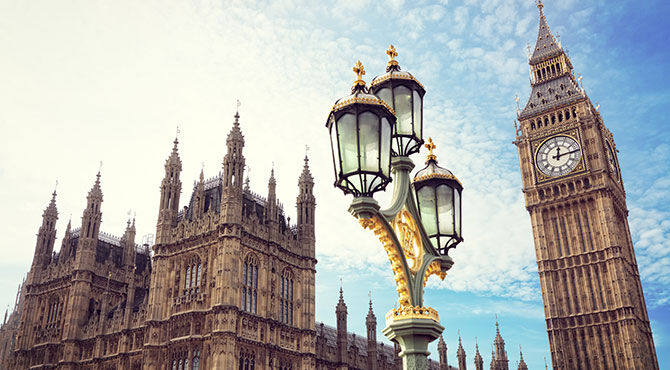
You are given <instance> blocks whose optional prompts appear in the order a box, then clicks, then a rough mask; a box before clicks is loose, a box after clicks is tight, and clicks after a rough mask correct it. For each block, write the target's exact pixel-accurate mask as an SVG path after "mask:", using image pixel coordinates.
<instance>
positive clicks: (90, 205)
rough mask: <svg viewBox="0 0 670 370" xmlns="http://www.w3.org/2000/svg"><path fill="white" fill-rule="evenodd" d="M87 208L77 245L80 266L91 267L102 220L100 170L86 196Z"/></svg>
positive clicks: (82, 219) (83, 215)
mask: <svg viewBox="0 0 670 370" xmlns="http://www.w3.org/2000/svg"><path fill="white" fill-rule="evenodd" d="M86 200H87V202H86V209H84V212H83V214H82V216H81V231H80V234H79V243H78V246H77V261H79V266H80V267H84V268H90V267H91V266H93V263H94V261H95V251H96V246H97V243H98V233H99V232H100V223H101V222H102V212H101V210H100V206H101V204H102V190H101V189H100V171H98V174H97V175H96V179H95V183H94V184H93V187H92V188H91V190H90V191H89V192H88V196H87V197H86Z"/></svg>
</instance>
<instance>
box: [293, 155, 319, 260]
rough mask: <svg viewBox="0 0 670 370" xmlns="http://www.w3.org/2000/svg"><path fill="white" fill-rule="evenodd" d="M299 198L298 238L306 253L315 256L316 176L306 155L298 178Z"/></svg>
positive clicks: (297, 203) (297, 200)
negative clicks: (313, 174)
mask: <svg viewBox="0 0 670 370" xmlns="http://www.w3.org/2000/svg"><path fill="white" fill-rule="evenodd" d="M298 189H299V193H298V198H297V199H296V208H297V212H298V240H300V242H301V243H302V245H303V248H305V255H306V256H308V257H314V244H315V242H314V211H315V209H316V201H315V199H314V193H313V190H314V178H313V177H312V173H311V171H310V170H309V158H307V155H305V166H304V167H303V170H302V174H300V179H299V180H298Z"/></svg>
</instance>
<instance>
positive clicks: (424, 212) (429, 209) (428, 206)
mask: <svg viewBox="0 0 670 370" xmlns="http://www.w3.org/2000/svg"><path fill="white" fill-rule="evenodd" d="M417 193H418V194H417V198H418V199H417V200H418V202H419V213H420V214H421V223H422V224H423V227H424V229H426V233H427V234H428V235H434V234H436V233H437V218H436V216H437V215H436V214H435V189H433V187H431V186H424V187H422V188H421V189H419V191H418V192H417Z"/></svg>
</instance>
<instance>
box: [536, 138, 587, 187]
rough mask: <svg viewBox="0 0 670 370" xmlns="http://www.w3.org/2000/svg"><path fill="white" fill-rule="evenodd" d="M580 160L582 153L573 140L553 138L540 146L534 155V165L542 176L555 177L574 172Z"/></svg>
mask: <svg viewBox="0 0 670 370" xmlns="http://www.w3.org/2000/svg"><path fill="white" fill-rule="evenodd" d="M581 158H582V151H581V148H580V147H579V143H577V141H575V139H573V138H571V137H568V136H554V137H552V138H551V139H549V140H547V141H545V142H544V143H542V145H540V147H539V148H538V150H537V154H536V155H535V163H536V164H537V168H538V169H539V170H540V171H541V172H542V173H543V174H545V175H547V176H550V177H557V176H563V175H566V174H568V173H570V171H572V170H574V169H575V167H577V164H579V160H580V159H581Z"/></svg>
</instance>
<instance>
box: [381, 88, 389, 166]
mask: <svg viewBox="0 0 670 370" xmlns="http://www.w3.org/2000/svg"><path fill="white" fill-rule="evenodd" d="M387 90H388V89H387ZM381 141H382V147H381V158H380V163H379V165H380V166H381V168H382V173H384V175H386V176H389V170H390V166H389V163H391V162H390V161H391V123H390V122H389V120H388V119H386V117H382V136H381Z"/></svg>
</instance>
